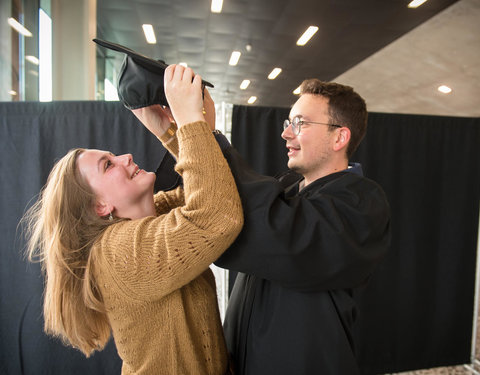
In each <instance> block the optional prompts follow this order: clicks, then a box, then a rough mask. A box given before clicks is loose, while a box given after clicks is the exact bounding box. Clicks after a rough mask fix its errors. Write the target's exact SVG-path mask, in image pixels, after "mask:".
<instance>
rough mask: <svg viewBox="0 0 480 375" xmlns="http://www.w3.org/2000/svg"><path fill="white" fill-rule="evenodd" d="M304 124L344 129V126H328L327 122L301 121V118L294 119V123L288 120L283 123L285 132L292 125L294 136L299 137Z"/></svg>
mask: <svg viewBox="0 0 480 375" xmlns="http://www.w3.org/2000/svg"><path fill="white" fill-rule="evenodd" d="M304 124H318V125H327V126H331V127H334V128H343V126H342V125H337V124H328V123H325V122H316V121H305V120H301V119H300V117H294V118H293V120H292V121H290V120H289V119H288V118H287V119H286V120H285V121H283V130H286V129H287V128H288V127H289V126H290V125H292V132H293V134H295V135H299V134H300V133H301V131H302V125H304Z"/></svg>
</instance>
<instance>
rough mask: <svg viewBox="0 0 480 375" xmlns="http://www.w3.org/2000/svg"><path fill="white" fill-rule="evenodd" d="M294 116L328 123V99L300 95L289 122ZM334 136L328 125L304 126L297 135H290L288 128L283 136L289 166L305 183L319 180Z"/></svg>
mask: <svg viewBox="0 0 480 375" xmlns="http://www.w3.org/2000/svg"><path fill="white" fill-rule="evenodd" d="M294 117H299V118H300V119H301V120H304V121H314V122H320V123H329V122H330V121H329V120H330V118H329V116H328V99H327V98H325V97H323V96H319V95H311V94H304V95H302V96H301V97H300V98H299V99H298V100H297V102H296V103H295V104H294V105H293V107H292V109H291V110H290V115H289V119H290V121H291V120H292V119H293V118H294ZM335 136H336V132H335V131H331V129H330V127H329V126H327V125H321V124H304V125H302V126H301V132H300V134H298V135H295V134H294V133H293V131H292V126H291V125H290V126H289V127H288V128H286V129H285V130H284V131H283V133H282V138H283V139H285V140H286V146H287V148H288V158H289V160H288V167H289V168H290V169H292V170H294V171H296V172H297V173H300V174H302V175H303V176H304V177H305V181H306V182H308V183H310V182H312V181H314V180H316V179H317V178H319V177H321V176H322V175H323V172H325V171H326V170H327V168H328V162H329V161H330V160H331V157H332V155H333V144H334V138H335Z"/></svg>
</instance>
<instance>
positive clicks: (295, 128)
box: [292, 117, 302, 135]
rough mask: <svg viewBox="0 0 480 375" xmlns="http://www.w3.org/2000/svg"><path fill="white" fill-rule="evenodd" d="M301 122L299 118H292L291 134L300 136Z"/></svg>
mask: <svg viewBox="0 0 480 375" xmlns="http://www.w3.org/2000/svg"><path fill="white" fill-rule="evenodd" d="M301 121H302V120H300V117H294V118H293V120H292V130H293V133H294V134H296V135H298V134H300V123H301Z"/></svg>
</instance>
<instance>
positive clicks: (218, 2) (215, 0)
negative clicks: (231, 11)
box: [210, 0, 223, 13]
mask: <svg viewBox="0 0 480 375" xmlns="http://www.w3.org/2000/svg"><path fill="white" fill-rule="evenodd" d="M222 6H223V0H212V6H211V8H210V9H211V11H212V13H220V12H221V11H222Z"/></svg>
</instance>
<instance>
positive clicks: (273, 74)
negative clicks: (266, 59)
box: [268, 68, 282, 79]
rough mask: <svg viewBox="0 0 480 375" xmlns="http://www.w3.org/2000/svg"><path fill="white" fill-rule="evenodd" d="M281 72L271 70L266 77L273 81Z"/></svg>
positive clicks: (278, 69) (279, 70) (280, 70)
mask: <svg viewBox="0 0 480 375" xmlns="http://www.w3.org/2000/svg"><path fill="white" fill-rule="evenodd" d="M281 72H282V69H280V68H275V69H273V70H272V71H271V72H270V74H269V75H268V79H275V78H277V76H278V75H279V74H280V73H281Z"/></svg>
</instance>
